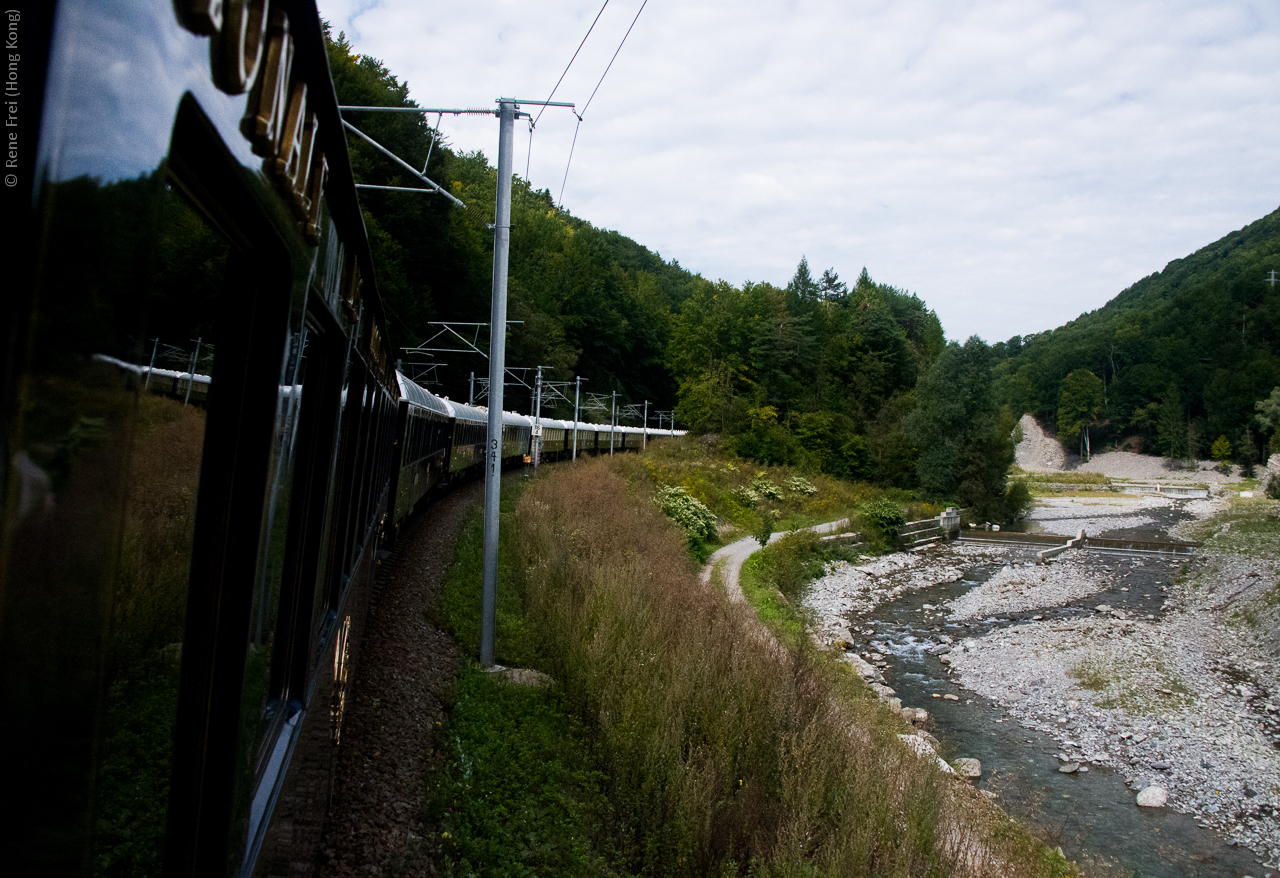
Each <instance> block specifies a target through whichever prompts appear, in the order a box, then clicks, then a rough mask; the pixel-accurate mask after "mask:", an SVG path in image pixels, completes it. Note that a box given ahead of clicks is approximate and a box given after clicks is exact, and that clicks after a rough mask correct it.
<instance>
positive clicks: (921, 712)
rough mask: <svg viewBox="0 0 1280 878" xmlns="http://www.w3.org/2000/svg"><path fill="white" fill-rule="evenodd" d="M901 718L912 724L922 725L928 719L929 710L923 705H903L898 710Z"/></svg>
mask: <svg viewBox="0 0 1280 878" xmlns="http://www.w3.org/2000/svg"><path fill="white" fill-rule="evenodd" d="M898 712H899V713H901V714H902V718H903V719H905V720H906V721H907V722H909V723H911V724H912V725H924V724H925V723H926V722H928V721H929V711H927V710H925V709H924V708H923V707H904V708H902V710H900V711H898Z"/></svg>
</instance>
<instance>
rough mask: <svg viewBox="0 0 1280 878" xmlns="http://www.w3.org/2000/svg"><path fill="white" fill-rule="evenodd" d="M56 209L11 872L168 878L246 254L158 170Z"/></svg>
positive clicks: (10, 697) (23, 455)
mask: <svg viewBox="0 0 1280 878" xmlns="http://www.w3.org/2000/svg"><path fill="white" fill-rule="evenodd" d="M43 198H44V205H45V218H46V223H47V225H46V233H45V238H44V252H43V254H42V268H43V275H42V277H41V283H40V286H39V288H38V291H37V296H36V300H35V306H34V313H33V314H31V315H30V317H31V320H30V325H31V326H32V327H34V335H33V337H32V339H31V342H30V345H29V347H28V349H27V355H26V357H25V360H24V362H22V363H21V365H20V366H19V367H18V377H17V384H16V387H15V389H16V390H17V396H16V398H15V399H14V400H13V405H14V406H15V409H11V410H10V411H9V412H7V413H6V416H5V418H4V420H5V421H6V422H7V423H9V424H13V425H16V429H14V430H13V431H12V432H11V433H10V435H9V437H8V438H9V441H10V442H11V443H12V444H11V445H10V446H9V448H10V450H11V452H12V458H11V461H12V462H11V467H12V468H11V470H10V478H12V479H13V482H12V483H13V484H15V485H16V487H17V490H11V491H9V492H8V496H7V500H6V504H5V507H4V510H3V523H4V530H5V533H6V539H5V541H4V543H3V558H0V567H2V569H3V570H4V581H5V587H4V589H3V591H2V592H0V594H2V595H3V597H2V600H3V606H2V608H0V618H2V619H3V630H2V632H0V661H2V663H3V666H4V667H5V671H6V675H7V677H8V682H9V683H10V684H11V685H7V686H6V699H5V702H4V703H3V705H0V714H3V716H4V722H3V724H2V725H3V731H2V732H0V734H2V735H3V747H4V752H5V753H8V754H10V755H11V757H13V758H10V759H9V760H8V763H7V767H6V777H5V780H6V788H7V789H6V795H7V796H10V797H13V798H14V799H15V800H20V801H22V803H23V807H22V808H21V809H16V810H15V811H13V812H12V813H14V814H16V815H20V816H19V820H20V821H21V824H20V825H10V826H8V827H6V834H7V835H8V836H9V837H10V838H11V839H21V843H20V844H19V845H18V846H17V848H16V849H15V850H11V854H10V855H8V857H7V863H6V867H7V868H14V869H15V871H16V872H18V873H30V874H57V873H64V872H79V871H80V869H81V864H82V863H83V862H85V861H86V860H87V859H90V858H91V861H92V864H93V871H94V872H95V873H99V874H139V875H146V874H156V873H158V872H159V869H160V862H161V858H162V855H163V842H164V834H165V823H166V812H167V809H168V802H169V785H170V769H171V759H172V754H173V748H174V730H175V719H176V713H177V703H178V691H179V676H180V663H181V661H182V659H183V653H184V646H185V644H184V639H185V636H184V631H185V625H186V616H187V602H188V580H189V575H190V570H191V557H192V550H193V543H194V539H195V522H196V508H197V503H198V501H199V495H200V492H201V481H200V474H201V468H202V462H203V459H204V457H205V449H206V443H205V426H206V421H207V412H208V411H209V408H208V407H209V404H210V393H211V389H212V387H213V384H214V380H215V377H214V376H215V375H216V374H220V373H219V369H218V368H217V367H218V366H220V364H221V357H220V356H219V351H220V347H221V344H222V341H223V339H222V338H221V337H220V336H219V327H218V321H217V319H216V316H215V315H216V313H217V310H218V308H217V305H218V301H219V299H220V298H221V296H222V290H223V283H224V276H225V273H226V269H227V261H228V258H229V254H230V249H231V248H230V246H229V244H228V242H227V241H226V240H225V239H224V238H223V237H222V235H220V234H219V233H218V232H217V231H215V230H214V229H213V228H212V227H211V226H210V225H209V224H208V223H207V222H206V221H205V220H204V219H202V217H201V215H200V214H198V213H197V212H196V211H195V210H193V209H192V208H191V207H190V206H189V205H188V204H187V203H186V202H185V201H184V199H183V198H182V197H181V196H180V195H179V194H178V192H176V191H174V189H173V188H172V187H171V186H170V185H169V183H168V181H167V178H166V174H165V172H164V169H163V168H158V169H156V170H155V171H154V172H152V173H149V174H144V175H142V176H141V177H138V178H135V179H120V180H101V179H96V178H89V177H76V178H73V179H67V180H58V181H53V182H49V183H48V184H47V185H46V189H45V192H44V195H43ZM90 851H91V852H92V853H91V854H90V853H89V852H90Z"/></svg>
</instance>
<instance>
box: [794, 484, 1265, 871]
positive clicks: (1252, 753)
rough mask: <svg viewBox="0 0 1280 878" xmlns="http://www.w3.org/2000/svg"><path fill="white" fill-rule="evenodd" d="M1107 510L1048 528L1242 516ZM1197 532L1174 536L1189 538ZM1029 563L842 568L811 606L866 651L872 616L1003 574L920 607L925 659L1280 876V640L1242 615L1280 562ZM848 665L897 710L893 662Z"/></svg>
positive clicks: (956, 558) (1222, 558) (943, 557)
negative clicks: (914, 597) (974, 574)
mask: <svg viewBox="0 0 1280 878" xmlns="http://www.w3.org/2000/svg"><path fill="white" fill-rule="evenodd" d="M1104 499H1105V500H1106V501H1108V502H1107V503H1105V504H1103V505H1100V504H1099V502H1098V500H1097V499H1096V498H1054V499H1053V500H1051V501H1050V502H1048V503H1045V504H1043V505H1041V506H1040V507H1039V509H1038V510H1037V513H1036V516H1035V517H1036V518H1037V520H1038V521H1040V522H1041V524H1042V526H1043V525H1049V526H1048V527H1045V528H1044V529H1045V530H1051V532H1055V533H1063V534H1071V535H1074V534H1075V533H1076V531H1078V530H1079V529H1080V528H1084V529H1085V531H1086V533H1088V534H1091V535H1094V536H1102V535H1105V533H1106V532H1107V531H1112V530H1117V529H1132V528H1142V527H1143V526H1144V525H1143V523H1142V521H1143V520H1144V519H1145V520H1146V521H1148V522H1150V521H1152V520H1153V518H1155V517H1162V518H1169V517H1170V516H1169V513H1170V512H1171V511H1173V512H1177V513H1179V517H1181V518H1182V519H1184V520H1188V519H1189V520H1191V522H1192V523H1194V521H1195V520H1197V519H1204V518H1208V517H1209V516H1212V515H1214V514H1216V513H1218V512H1220V511H1221V510H1222V509H1223V508H1224V506H1225V501H1223V500H1208V501H1204V500H1201V501H1190V502H1187V501H1173V500H1169V499H1167V498H1161V497H1130V496H1123V497H1120V496H1118V497H1117V498H1116V499H1115V501H1114V502H1112V501H1111V498H1104ZM1179 502H1181V505H1180V506H1176V507H1174V508H1173V509H1171V507H1173V505H1174V504H1176V503H1179ZM1067 523H1070V528H1069V529H1068V527H1067ZM1227 527H1230V525H1227ZM1186 528H1187V526H1186V525H1184V526H1181V527H1180V528H1179V527H1175V528H1173V530H1172V531H1171V535H1172V536H1175V537H1178V536H1184V537H1185V536H1188V535H1189V534H1188V533H1187V530H1186ZM1029 557H1032V556H1029V554H1028V552H1027V551H1026V550H1019V549H1008V548H1005V547H1002V546H995V545H986V544H972V543H965V542H961V543H950V544H945V545H941V546H935V547H930V548H926V549H924V550H920V551H916V552H912V553H901V554H895V555H889V556H885V557H881V558H877V559H875V560H873V561H871V562H869V563H866V564H860V565H851V564H845V563H840V564H834V565H832V566H831V567H830V568H829V571H828V575H826V576H824V577H823V578H821V579H819V580H817V581H815V582H814V583H813V585H812V588H811V589H810V591H809V592H808V594H807V596H806V598H805V601H804V603H805V605H806V606H807V607H809V608H810V609H811V611H812V612H813V613H814V617H815V621H816V626H817V629H818V633H819V636H820V637H821V638H823V639H825V640H826V641H827V642H839V641H845V642H849V641H850V640H857V639H858V638H859V636H860V635H869V633H870V632H871V631H872V630H873V627H874V626H872V625H871V623H870V622H869V620H868V617H870V616H874V615H877V614H879V615H883V614H884V612H885V609H884V608H885V605H886V604H890V603H892V602H894V601H897V600H900V599H901V598H902V596H903V595H904V594H905V593H907V592H914V591H917V590H919V589H926V588H930V587H932V586H935V585H939V584H944V583H956V582H957V581H958V580H959V579H960V578H961V576H963V575H964V572H965V571H966V570H970V569H973V568H975V567H978V566H979V565H986V566H987V567H993V566H994V567H996V568H997V569H996V570H995V571H994V572H993V573H992V575H991V576H990V577H989V578H988V579H987V580H986V581H985V582H982V583H979V584H975V585H974V587H973V588H971V589H968V590H967V591H965V592H964V593H962V594H961V595H960V596H958V597H956V598H955V599H954V600H950V601H945V602H944V601H941V600H940V601H939V602H938V603H937V604H924V605H923V607H922V608H921V609H920V610H919V615H918V630H919V631H921V632H925V634H924V635H923V636H925V637H926V638H927V639H928V642H926V643H924V644H922V646H923V648H924V649H926V650H928V651H929V652H931V653H933V654H935V655H936V654H945V655H944V658H945V659H946V662H945V664H946V665H947V667H948V668H949V672H948V677H949V679H950V681H951V682H952V683H955V684H958V685H959V686H960V687H962V688H963V689H967V690H968V691H970V692H973V693H976V694H978V695H981V696H983V697H985V698H987V699H990V701H991V702H992V703H993V705H994V706H996V707H997V709H996V710H993V722H994V721H997V720H996V719H995V715H996V714H1000V715H1001V719H1000V720H999V721H1003V722H1016V723H1019V724H1021V725H1022V726H1023V727H1025V728H1027V729H1035V730H1037V731H1039V732H1043V733H1045V734H1047V735H1049V736H1051V737H1052V738H1053V739H1054V741H1056V743H1057V746H1059V747H1060V751H1059V752H1058V753H1057V758H1058V762H1059V763H1060V765H1061V767H1062V768H1066V769H1067V770H1068V771H1071V770H1076V771H1087V770H1088V767H1089V766H1090V765H1095V766H1100V767H1106V768H1110V769H1114V770H1115V771H1117V772H1119V773H1120V774H1122V775H1123V777H1124V778H1125V780H1126V781H1127V782H1128V783H1129V784H1130V789H1131V790H1133V791H1134V793H1135V796H1136V793H1137V792H1138V791H1140V790H1143V789H1145V788H1148V787H1158V788H1159V789H1161V790H1163V791H1165V792H1166V793H1167V795H1168V803H1167V807H1169V808H1172V809H1174V810H1176V811H1180V812H1182V813H1187V814H1192V815H1195V817H1196V818H1197V819H1198V821H1199V822H1200V824H1201V825H1202V826H1205V827H1212V828H1213V829H1214V830H1217V831H1218V832H1220V833H1221V834H1222V836H1223V837H1224V838H1226V839H1227V840H1228V841H1229V843H1232V844H1239V845H1244V846H1246V847H1247V848H1248V849H1250V850H1252V851H1253V852H1254V853H1255V854H1256V855H1257V856H1258V857H1259V860H1260V862H1261V861H1265V869H1271V870H1275V869H1280V638H1277V636H1274V635H1272V636H1268V634H1267V630H1268V628H1269V627H1270V628H1274V626H1268V625H1261V626H1258V625H1256V624H1244V623H1242V622H1241V618H1242V617H1241V615H1240V614H1241V613H1242V612H1248V611H1250V610H1249V608H1250V607H1256V606H1261V604H1260V603H1259V601H1260V600H1261V598H1262V596H1264V595H1265V594H1266V592H1267V590H1268V589H1271V588H1272V586H1273V585H1274V584H1275V583H1276V581H1277V575H1278V574H1280V563H1278V562H1277V561H1275V560H1258V559H1257V558H1255V557H1246V556H1244V555H1237V554H1230V553H1218V552H1214V551H1209V550H1206V551H1203V552H1201V553H1200V554H1199V555H1198V556H1197V557H1196V558H1195V559H1194V560H1192V561H1190V562H1189V563H1188V562H1186V561H1184V560H1178V561H1173V560H1168V559H1160V558H1151V557H1147V558H1145V559H1144V558H1139V557H1128V558H1120V557H1116V556H1104V555H1100V554H1095V553H1092V552H1082V551H1068V552H1067V553H1065V554H1063V555H1061V556H1059V557H1058V558H1056V559H1054V560H1052V561H1051V562H1050V563H1049V564H1047V565H1043V566H1036V565H1034V564H1032V563H1030V562H1029ZM926 599H927V598H926ZM877 608H879V612H878V613H877ZM982 622H986V623H988V624H986V625H982V624H979V623H982ZM967 626H968V627H967ZM970 628H973V629H976V630H977V631H981V632H982V633H981V634H980V635H976V634H975V632H974V631H973V630H970ZM1260 632H1261V633H1260ZM872 649H874V647H873V648H872ZM846 655H847V656H848V657H849V659H850V661H852V662H853V663H854V665H855V666H856V667H857V668H858V669H859V671H860V673H862V674H863V676H864V678H866V679H867V680H868V682H869V683H871V684H872V685H873V688H875V689H876V690H877V691H879V692H880V693H881V695H882V696H883V697H892V695H893V692H892V690H890V689H889V688H888V686H886V685H885V677H884V669H885V668H886V667H887V665H886V663H885V661H884V660H885V659H886V658H888V657H887V656H885V655H881V654H878V653H876V652H874V651H870V652H864V653H863V654H862V656H858V655H857V654H856V653H854V652H849V653H846ZM908 706H913V705H908ZM961 755H964V754H961ZM1073 766H1074V768H1073ZM1134 807H1135V808H1136V807H1138V806H1137V804H1136V802H1135V804H1134ZM1264 874H1266V873H1265V870H1264V868H1260V869H1259V872H1258V875H1259V876H1261V875H1264Z"/></svg>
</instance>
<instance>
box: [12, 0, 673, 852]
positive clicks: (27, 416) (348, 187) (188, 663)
mask: <svg viewBox="0 0 1280 878" xmlns="http://www.w3.org/2000/svg"><path fill="white" fill-rule="evenodd" d="M5 21H6V28H7V31H6V41H7V48H8V49H9V51H10V53H11V54H10V55H9V58H8V62H9V68H8V70H9V75H8V78H7V80H6V109H7V113H8V118H9V120H10V122H9V125H8V127H7V128H6V131H9V132H11V135H10V137H9V139H8V141H7V147H6V149H7V152H6V156H7V162H6V180H5V182H6V186H5V189H4V192H5V198H6V204H7V205H8V206H9V208H10V210H9V212H10V215H11V216H12V217H13V218H14V220H15V221H14V222H11V227H10V228H11V231H10V233H9V242H8V243H9V248H8V251H7V255H8V259H7V262H8V265H7V268H8V271H9V274H10V279H9V282H8V283H7V284H6V286H7V288H8V292H9V295H7V296H6V297H5V298H4V301H3V304H2V305H0V321H2V322H0V331H2V332H3V334H4V365H3V368H4V375H3V384H2V385H0V386H2V388H3V397H2V398H0V442H3V466H0V480H2V482H0V496H2V497H3V505H2V506H0V718H2V721H0V747H2V748H3V749H2V750H0V752H3V753H4V754H5V764H6V767H5V772H4V791H5V795H4V796H3V804H2V805H0V807H2V808H3V819H2V820H0V862H3V863H4V866H3V870H4V873H5V874H6V875H14V876H20V875H21V876H25V875H40V876H47V875H85V876H90V875H92V876H143V875H145V876H150V875H163V876H197V875H199V876H209V875H216V876H227V875H235V876H277V875H279V876H284V875H291V876H295V875H307V874H313V873H314V872H315V871H316V870H317V868H318V865H319V857H320V853H319V843H320V839H321V836H322V832H323V829H324V823H325V819H326V817H327V810H328V805H329V800H330V797H331V793H332V777H333V767H334V762H335V759H336V754H337V753H338V751H339V748H340V746H341V740H342V728H343V718H344V713H345V710H346V702H347V693H348V688H349V685H350V680H351V675H352V669H353V667H354V666H355V665H356V664H357V663H358V661H359V654H360V645H361V639H362V633H363V626H364V622H365V618H366V615H367V609H368V606H369V602H370V600H371V594H372V591H373V583H374V578H375V570H376V567H377V564H378V561H379V557H380V555H382V554H383V553H384V552H385V549H386V547H387V546H388V545H389V544H390V542H391V541H393V540H394V536H395V533H396V530H397V527H398V526H399V525H400V524H402V523H403V522H404V521H405V520H406V519H407V518H408V516H410V515H413V514H414V513H415V511H417V510H421V509H422V508H423V506H424V504H427V503H428V502H429V501H430V499H431V497H432V496H433V495H434V494H436V493H438V492H440V491H443V490H448V489H449V487H450V486H452V485H456V484H458V483H460V482H462V481H466V480H467V479H470V478H476V477H479V473H480V467H479V465H478V464H479V461H480V453H479V447H480V446H481V444H482V443H483V441H484V423H485V420H486V418H487V412H486V411H485V410H484V409H482V408H478V407H476V406H471V405H465V404H462V403H458V402H452V401H450V400H448V399H447V398H445V397H441V396H436V395H434V394H432V393H430V392H429V391H427V390H426V389H425V388H423V387H421V386H419V385H418V384H416V383H414V382H413V381H411V380H409V378H408V377H407V376H405V375H403V374H401V373H400V372H399V371H398V370H397V368H396V366H395V353H396V352H395V349H394V346H393V345H392V343H391V342H390V341H389V338H388V330H387V321H386V317H385V314H384V310H383V306H382V304H381V300H380V298H379V296H378V290H377V283H376V266H375V265H374V264H373V261H372V256H371V252H370V247H369V243H368V240H367V238H366V235H365V229H364V223H363V218H362V214H361V210H360V204H359V200H358V198H357V190H356V186H355V180H354V177H353V173H352V169H351V163H350V159H349V156H348V153H347V145H346V139H345V135H344V132H343V127H342V119H341V115H340V111H339V107H338V101H337V96H336V93H335V90H334V87H333V83H332V80H331V77H330V74H329V68H328V60H327V55H326V49H325V39H324V25H323V23H322V22H321V19H320V16H319V14H318V12H317V9H316V6H315V4H314V2H311V0H163V2H162V0H129V2H120V3H94V2H89V0H59V2H52V3H39V2H20V3H19V4H18V5H17V7H16V8H15V9H11V10H9V11H7V12H6V19H5ZM166 351H167V352H168V354H165V353H164V352H166ZM166 357H167V359H166ZM503 420H504V438H503V449H504V450H503V456H504V459H505V461H506V462H507V463H508V464H509V465H512V466H519V465H524V464H525V462H526V461H527V460H528V459H530V458H532V457H534V456H535V455H537V456H539V457H540V458H541V459H547V460H554V459H562V458H565V457H573V456H575V455H576V454H583V453H601V452H605V453H607V452H608V451H609V450H610V449H613V450H628V449H631V448H634V447H636V446H637V445H640V444H643V443H644V442H645V441H646V440H647V438H648V437H651V436H654V435H656V434H657V433H658V431H653V430H648V431H644V430H641V429H638V428H633V427H619V426H616V425H610V426H601V425H589V424H583V423H572V422H568V423H566V422H564V421H556V420H548V419H539V420H538V421H537V422H535V421H534V419H532V418H529V417H527V416H523V415H518V414H514V413H506V414H504V418H503ZM664 432H667V433H670V432H671V431H664ZM428 508H429V507H428Z"/></svg>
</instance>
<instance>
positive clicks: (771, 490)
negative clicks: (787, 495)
mask: <svg viewBox="0 0 1280 878" xmlns="http://www.w3.org/2000/svg"><path fill="white" fill-rule="evenodd" d="M749 487H750V490H752V491H755V492H756V493H757V494H759V495H760V496H761V497H768V498H769V499H770V500H781V499H783V495H782V489H781V488H779V487H778V486H777V485H775V484H774V483H773V482H771V481H769V480H768V479H766V478H765V477H764V473H762V472H761V473H756V477H755V478H754V479H752V480H751V485H750V486H749Z"/></svg>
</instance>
